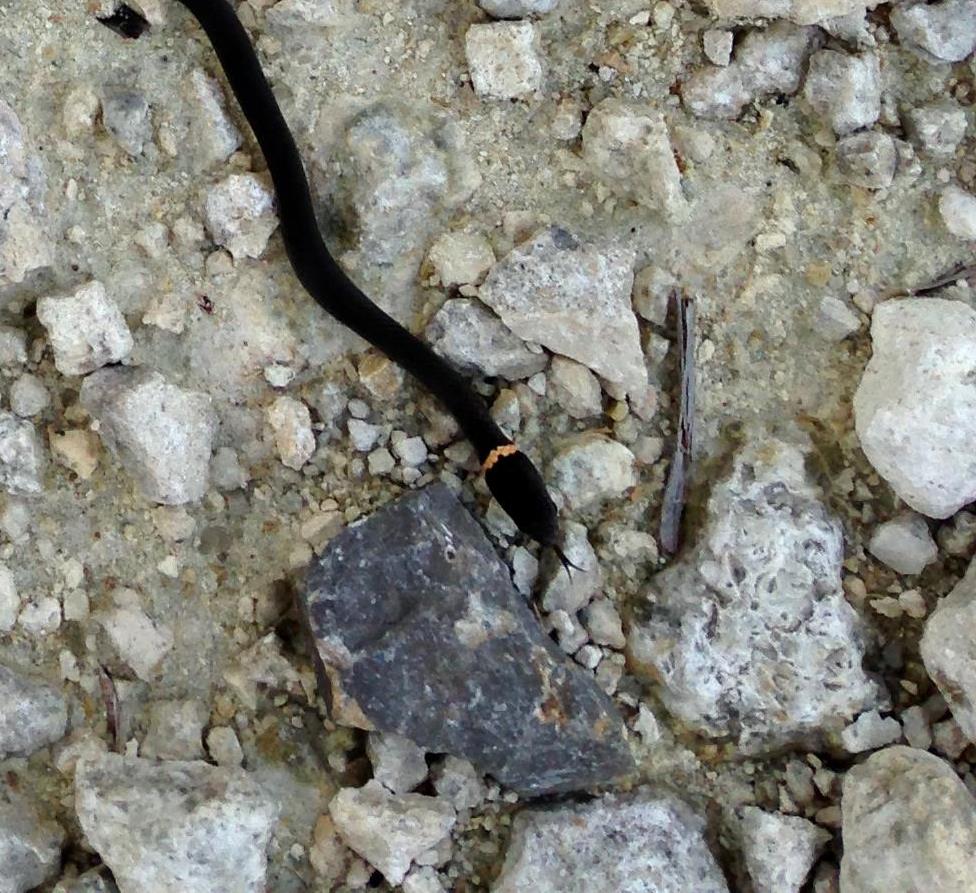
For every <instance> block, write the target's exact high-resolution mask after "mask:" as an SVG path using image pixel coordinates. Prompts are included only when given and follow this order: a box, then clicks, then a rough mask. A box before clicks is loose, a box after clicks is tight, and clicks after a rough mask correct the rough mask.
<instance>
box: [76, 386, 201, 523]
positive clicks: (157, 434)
mask: <svg viewBox="0 0 976 893" xmlns="http://www.w3.org/2000/svg"><path fill="white" fill-rule="evenodd" d="M80 402H81V405H82V406H84V408H85V409H87V410H88V412H90V413H91V414H92V416H94V417H95V418H96V419H97V420H98V422H99V429H98V433H99V436H100V437H101V439H102V442H103V443H105V445H106V446H107V447H108V448H109V450H110V451H111V452H112V454H113V455H114V456H115V457H116V458H117V459H118V460H119V461H120V462H121V463H122V465H123V467H124V468H125V469H126V471H128V472H129V474H131V475H132V476H133V477H134V478H135V479H136V482H137V483H138V484H139V487H140V489H141V490H142V492H143V494H144V495H145V496H146V497H147V498H148V499H151V500H153V501H154V502H159V503H163V504H166V505H180V504H182V503H187V502H193V501H195V500H197V499H200V497H202V496H203V494H204V493H205V492H206V489H207V482H208V476H209V471H210V453H211V446H212V443H213V437H214V432H215V429H216V426H217V419H216V415H215V413H214V411H213V408H212V406H211V400H210V397H209V396H208V395H207V394H202V393H199V392H197V391H185V390H183V389H182V388H178V387H176V386H175V385H171V384H169V382H167V381H166V380H165V379H164V378H163V377H162V376H161V375H160V374H159V373H158V372H153V371H150V370H148V369H121V368H115V369H102V370H100V371H99V372H95V373H94V374H92V375H89V376H88V377H87V378H86V379H85V380H84V383H83V384H82V386H81V397H80Z"/></svg>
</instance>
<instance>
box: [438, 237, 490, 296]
mask: <svg viewBox="0 0 976 893" xmlns="http://www.w3.org/2000/svg"><path fill="white" fill-rule="evenodd" d="M427 260H428V261H430V264H431V266H432V267H433V268H434V272H435V273H436V274H437V278H438V279H439V280H440V283H441V285H445V286H451V285H470V284H472V283H475V282H479V281H480V280H481V277H482V276H484V275H485V273H487V272H488V270H490V269H491V265H492V264H493V263H494V262H495V252H494V251H492V248H491V243H490V242H489V241H488V240H487V239H486V238H485V237H484V236H483V235H481V233H463V232H448V233H444V234H443V235H441V236H440V237H438V238H437V239H436V240H435V242H434V244H433V245H431V246H430V251H428V252H427Z"/></svg>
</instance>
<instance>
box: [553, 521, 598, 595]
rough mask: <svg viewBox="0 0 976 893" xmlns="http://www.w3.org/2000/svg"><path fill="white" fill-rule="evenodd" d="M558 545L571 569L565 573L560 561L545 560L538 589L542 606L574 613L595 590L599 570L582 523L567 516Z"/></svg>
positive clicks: (596, 589)
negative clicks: (543, 577)
mask: <svg viewBox="0 0 976 893" xmlns="http://www.w3.org/2000/svg"><path fill="white" fill-rule="evenodd" d="M562 548H563V552H564V553H565V555H566V557H567V558H568V559H569V560H570V561H571V562H573V571H572V573H569V572H568V571H567V570H566V568H564V567H563V565H562V563H561V562H558V561H551V562H550V563H549V568H548V569H549V573H547V574H546V577H545V582H544V583H543V586H542V592H541V597H542V607H543V610H545V611H567V612H568V613H570V614H575V613H576V612H577V611H578V610H579V609H580V608H582V607H583V606H584V605H585V604H586V603H587V602H588V601H589V600H590V599H591V598H593V596H594V595H596V593H597V592H599V590H600V586H601V585H602V584H603V574H602V572H601V571H600V562H599V561H598V560H597V557H596V552H595V551H594V550H593V546H592V545H590V539H589V533H588V531H587V529H586V527H585V526H584V525H582V524H580V523H578V522H576V521H568V520H567V521H565V522H564V523H563V545H562Z"/></svg>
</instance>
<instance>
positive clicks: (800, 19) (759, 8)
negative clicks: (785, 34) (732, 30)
mask: <svg viewBox="0 0 976 893" xmlns="http://www.w3.org/2000/svg"><path fill="white" fill-rule="evenodd" d="M707 3H708V8H709V9H710V10H711V12H712V14H713V15H715V16H717V17H718V18H720V19H758V18H764V19H776V18H782V19H790V20H791V21H793V22H796V23H797V24H798V25H820V24H822V25H824V26H825V27H826V25H827V24H829V23H830V20H831V19H836V18H839V17H841V16H847V15H857V14H858V13H859V14H860V15H861V16H862V17H863V15H864V8H865V5H872V6H873V3H871V4H866V3H865V0H707Z"/></svg>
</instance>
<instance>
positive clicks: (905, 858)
mask: <svg viewBox="0 0 976 893" xmlns="http://www.w3.org/2000/svg"><path fill="white" fill-rule="evenodd" d="M842 808H843V829H844V857H843V860H842V861H841V867H840V885H841V889H842V890H843V891H844V893H918V891H920V890H933V891H934V890H946V891H949V890H953V891H955V890H959V891H962V890H969V889H970V888H971V887H972V883H973V878H974V877H976V799H974V798H973V795H972V794H971V793H970V792H969V791H968V790H966V786H965V785H964V784H963V783H962V781H960V780H959V778H958V777H957V776H956V773H955V772H954V771H953V769H952V767H951V766H950V765H948V764H947V763H944V762H943V761H942V760H940V759H939V758H938V757H936V756H933V755H932V754H930V753H926V752H925V751H922V750H915V749H913V748H910V747H889V748H886V749H885V750H882V751H879V752H878V753H876V754H873V755H872V756H871V757H869V758H868V759H867V760H866V761H865V762H863V763H861V764H860V765H858V766H855V767H854V768H852V769H851V770H849V771H848V772H847V774H846V775H845V776H844V793H843V799H842Z"/></svg>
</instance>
